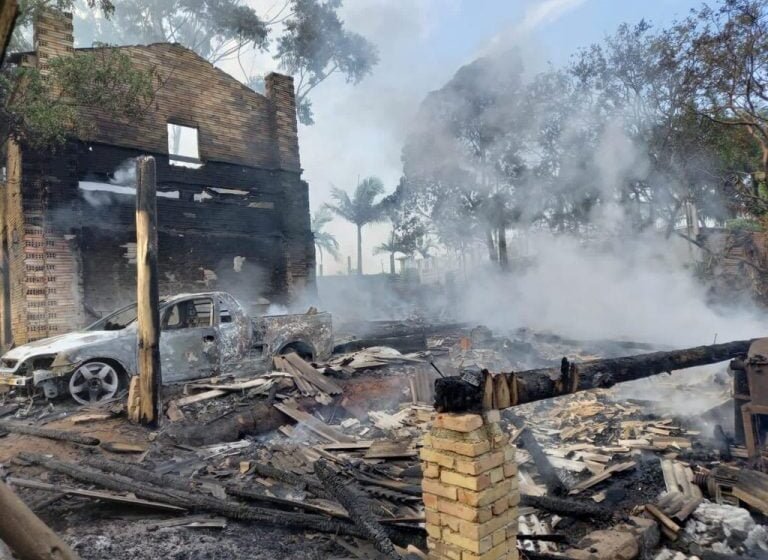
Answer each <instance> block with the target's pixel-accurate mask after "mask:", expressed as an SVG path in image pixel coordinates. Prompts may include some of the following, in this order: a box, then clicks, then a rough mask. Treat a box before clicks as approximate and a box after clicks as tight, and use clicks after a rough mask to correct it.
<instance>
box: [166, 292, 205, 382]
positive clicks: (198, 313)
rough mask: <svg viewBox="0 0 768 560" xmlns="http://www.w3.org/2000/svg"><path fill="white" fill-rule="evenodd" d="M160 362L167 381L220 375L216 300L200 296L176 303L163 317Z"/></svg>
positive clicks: (167, 308) (168, 307) (169, 307)
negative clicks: (214, 303) (215, 312)
mask: <svg viewBox="0 0 768 560" xmlns="http://www.w3.org/2000/svg"><path fill="white" fill-rule="evenodd" d="M160 363H161V368H162V376H163V382H166V383H173V382H176V381H185V380H188V379H199V378H201V377H210V376H212V375H216V374H217V373H218V371H219V337H218V333H217V327H216V324H215V315H214V307H213V299H212V298H210V297H196V298H189V299H185V300H181V301H177V302H174V303H172V304H170V305H168V306H167V307H165V308H164V309H163V311H162V312H161V316H160Z"/></svg>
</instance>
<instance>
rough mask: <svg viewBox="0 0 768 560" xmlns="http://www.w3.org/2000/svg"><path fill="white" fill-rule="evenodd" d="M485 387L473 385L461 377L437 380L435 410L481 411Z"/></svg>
mask: <svg viewBox="0 0 768 560" xmlns="http://www.w3.org/2000/svg"><path fill="white" fill-rule="evenodd" d="M482 408H483V387H482V384H481V385H479V386H475V385H472V384H471V383H468V382H467V381H464V380H463V379H461V378H460V377H441V378H439V379H436V380H435V410H437V411H438V412H480V411H481V410H482Z"/></svg>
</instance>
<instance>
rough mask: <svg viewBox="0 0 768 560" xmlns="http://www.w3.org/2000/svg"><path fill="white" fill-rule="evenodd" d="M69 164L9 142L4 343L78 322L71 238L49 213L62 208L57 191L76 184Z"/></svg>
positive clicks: (75, 265) (65, 159) (78, 278)
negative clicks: (5, 331)
mask: <svg viewBox="0 0 768 560" xmlns="http://www.w3.org/2000/svg"><path fill="white" fill-rule="evenodd" d="M74 165H75V162H74V161H73V159H72V158H70V157H67V156H66V155H64V154H63V155H62V156H61V157H59V158H51V157H48V156H47V155H42V154H35V153H34V152H32V151H24V150H22V149H21V148H20V147H19V146H18V145H17V144H16V143H13V142H11V143H10V144H9V149H8V169H9V170H11V172H10V173H9V181H8V185H7V188H6V190H5V204H4V210H5V212H4V215H5V220H4V225H5V248H6V251H7V256H6V258H7V262H8V267H7V272H6V274H5V278H6V279H7V288H5V287H4V289H5V290H7V292H6V293H7V301H6V299H5V298H4V305H3V311H4V313H3V315H4V317H5V316H6V314H7V316H9V317H10V321H9V323H10V330H11V332H10V334H9V335H6V339H5V342H6V344H7V343H8V342H10V341H13V342H14V343H15V344H23V343H25V342H28V341H31V340H36V339H39V338H44V337H48V336H54V335H57V334H61V333H64V332H67V331H70V330H72V328H73V326H79V325H80V324H81V323H82V321H83V310H82V286H81V275H80V271H79V258H78V257H79V254H78V251H77V250H76V240H75V239H74V237H73V236H72V235H71V234H70V232H69V231H68V229H67V228H66V227H62V224H60V223H58V220H57V219H56V215H57V211H55V210H54V209H59V210H58V211H60V210H61V209H62V208H64V207H65V206H66V205H67V197H66V196H63V195H62V193H64V192H66V191H67V190H71V188H72V186H73V185H74V184H76V175H75V172H74Z"/></svg>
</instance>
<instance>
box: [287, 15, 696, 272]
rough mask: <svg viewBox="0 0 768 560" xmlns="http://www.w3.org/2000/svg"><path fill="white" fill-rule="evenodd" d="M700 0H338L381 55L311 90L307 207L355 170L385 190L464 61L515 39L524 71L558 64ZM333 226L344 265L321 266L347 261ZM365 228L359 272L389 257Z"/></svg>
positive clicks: (353, 179) (343, 235) (347, 248)
mask: <svg viewBox="0 0 768 560" xmlns="http://www.w3.org/2000/svg"><path fill="white" fill-rule="evenodd" d="M699 4H700V0H645V1H639V0H623V1H617V0H396V1H393V0H346V2H345V6H344V8H343V12H342V14H343V17H344V20H345V22H346V23H347V25H348V26H349V28H350V29H354V30H355V31H357V32H359V33H362V34H363V35H365V36H366V37H367V38H368V39H369V40H371V41H372V42H373V43H375V44H376V45H377V47H378V49H379V54H380V56H381V61H380V63H379V65H378V66H377V67H376V68H375V69H374V71H373V73H372V74H371V75H370V76H369V77H367V78H366V79H365V80H364V81H363V82H362V83H360V84H359V85H358V86H350V85H347V84H346V83H344V80H343V79H337V80H329V81H328V82H327V83H325V84H323V85H322V86H320V87H318V88H317V89H316V91H315V93H314V95H313V104H314V112H315V121H316V124H315V125H314V126H310V127H301V130H300V144H301V156H302V164H303V167H304V170H305V172H304V177H305V179H306V180H307V181H308V182H309V185H310V202H311V206H312V209H313V211H314V210H315V209H317V208H318V207H320V206H321V205H323V204H324V203H326V202H328V200H329V192H330V188H331V186H332V185H335V186H337V187H339V188H342V189H346V190H352V189H353V188H354V187H355V185H356V183H357V180H358V177H365V176H368V175H376V176H378V177H380V178H381V179H382V180H383V181H384V184H385V185H386V187H387V189H388V190H391V189H392V188H394V186H395V185H396V184H397V181H398V178H399V177H400V172H401V165H400V149H401V146H402V143H403V139H404V138H405V135H406V134H407V131H408V123H409V121H410V120H411V118H412V117H413V115H414V113H415V111H416V110H417V108H418V104H419V103H420V102H421V100H422V99H423V98H424V96H425V95H426V94H427V93H428V92H429V91H431V90H434V89H438V88H440V87H441V86H442V85H443V84H444V83H445V82H446V81H447V80H448V79H450V77H451V76H452V75H453V73H454V72H455V71H456V70H457V69H458V68H459V67H460V66H461V65H463V64H466V63H468V62H471V61H472V60H474V59H475V58H476V57H477V56H480V55H482V54H484V53H487V52H489V51H492V50H494V49H497V48H499V49H500V48H508V47H510V46H512V45H516V46H518V47H519V48H520V49H521V50H522V52H523V55H524V59H525V61H526V69H527V71H529V72H531V73H535V72H537V71H539V70H542V69H544V68H545V67H546V65H547V64H548V63H550V62H551V63H552V64H554V65H560V64H562V63H564V62H567V60H568V57H569V56H570V54H571V53H573V52H574V50H576V49H577V48H579V47H581V46H586V45H589V44H590V43H593V42H596V41H599V40H601V39H602V38H603V37H604V36H605V35H606V34H609V33H611V32H612V31H613V30H614V29H615V28H616V27H617V26H618V25H619V24H620V23H621V22H623V21H628V22H636V21H638V20H640V19H641V18H646V19H647V20H650V21H651V22H652V23H653V24H654V25H657V26H663V25H665V24H667V23H669V22H670V21H672V20H674V19H675V18H679V17H684V16H685V15H686V13H687V12H688V10H690V9H691V8H692V7H695V6H698V5H699ZM330 229H331V231H332V232H333V233H334V234H335V235H336V236H337V238H338V239H339V241H340V242H341V245H342V254H343V255H344V259H343V262H340V263H333V260H332V259H327V260H326V262H325V269H326V271H327V272H333V271H334V270H341V269H344V268H345V267H346V255H352V257H353V266H354V259H355V254H356V253H355V235H354V228H353V227H352V226H351V225H349V224H346V223H344V222H342V221H340V220H337V221H335V222H334V223H333V224H332V225H331V228H330ZM366 229H367V231H365V230H364V245H365V246H364V250H363V251H364V252H363V255H364V270H366V271H367V272H378V271H381V269H382V266H384V267H386V266H388V264H387V263H388V260H387V257H386V256H384V255H373V247H374V246H375V245H376V244H378V243H381V242H382V241H383V240H384V239H385V238H386V232H387V226H386V225H383V224H382V225H377V226H372V227H368V228H366Z"/></svg>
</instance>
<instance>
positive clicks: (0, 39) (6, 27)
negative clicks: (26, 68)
mask: <svg viewBox="0 0 768 560" xmlns="http://www.w3.org/2000/svg"><path fill="white" fill-rule="evenodd" d="M18 8H19V7H18V3H17V2H16V0H0V62H2V61H3V57H4V56H5V49H6V48H7V47H8V43H9V42H10V40H11V34H12V33H13V24H14V22H15V21H16V15H17V14H18V11H19V10H18Z"/></svg>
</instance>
